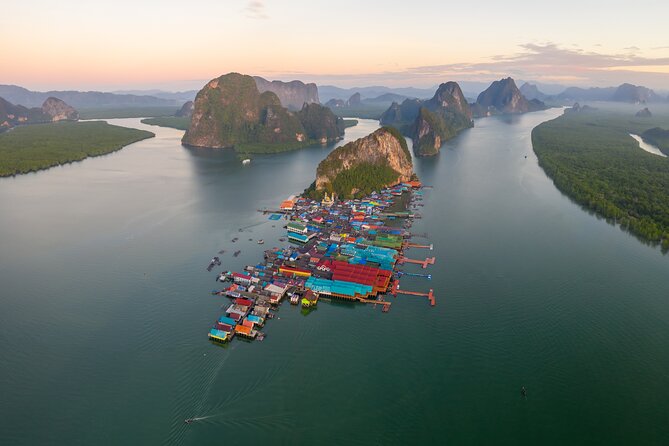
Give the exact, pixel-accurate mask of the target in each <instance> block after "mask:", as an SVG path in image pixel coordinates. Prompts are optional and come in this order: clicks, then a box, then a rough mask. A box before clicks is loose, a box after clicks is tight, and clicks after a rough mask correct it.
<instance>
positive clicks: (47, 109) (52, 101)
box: [42, 97, 79, 122]
mask: <svg viewBox="0 0 669 446" xmlns="http://www.w3.org/2000/svg"><path fill="white" fill-rule="evenodd" d="M42 113H43V114H44V115H45V117H46V118H47V119H50V120H51V121H52V122H56V121H76V120H78V119H79V112H77V111H76V110H75V109H74V107H71V106H69V105H67V104H66V103H65V102H64V101H61V100H60V99H58V98H54V97H50V98H47V99H46V101H44V104H42Z"/></svg>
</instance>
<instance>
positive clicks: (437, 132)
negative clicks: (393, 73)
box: [411, 82, 474, 156]
mask: <svg viewBox="0 0 669 446" xmlns="http://www.w3.org/2000/svg"><path fill="white" fill-rule="evenodd" d="M473 126H474V122H473V121H472V110H471V108H470V107H469V104H468V103H467V100H466V99H465V96H464V94H463V93H462V90H461V89H460V86H459V85H458V84H457V83H455V82H447V83H445V84H441V85H440V86H439V89H438V90H437V92H436V93H435V95H434V97H432V99H430V100H428V101H425V103H424V107H421V109H420V111H419V113H418V116H417V117H416V121H415V122H414V125H413V129H412V132H411V135H412V139H413V150H414V153H415V154H416V155H418V156H431V155H436V154H437V153H439V149H440V148H441V145H442V143H443V142H444V141H447V140H449V139H451V138H453V137H454V136H456V135H457V134H458V133H459V132H460V131H462V130H464V129H467V128H470V127H473Z"/></svg>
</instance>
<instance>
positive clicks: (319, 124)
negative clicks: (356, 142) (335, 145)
mask: <svg viewBox="0 0 669 446" xmlns="http://www.w3.org/2000/svg"><path fill="white" fill-rule="evenodd" d="M305 126H306V128H305ZM342 135H343V122H342V121H341V120H339V119H337V117H336V116H334V114H333V113H332V111H330V110H329V109H327V108H325V107H322V106H321V105H319V104H307V106H306V107H303V108H302V110H301V111H299V112H297V113H293V112H290V111H288V109H286V108H285V107H283V106H282V105H281V102H280V100H279V98H278V97H277V95H276V94H274V93H273V92H271V91H265V92H264V93H260V91H259V90H258V87H257V86H256V81H255V80H254V79H253V78H252V77H251V76H245V75H242V74H239V73H229V74H225V75H223V76H221V77H219V78H216V79H213V80H211V81H210V82H209V83H208V84H207V85H205V86H204V88H202V90H200V91H199V92H198V94H197V96H196V98H195V102H194V104H193V114H192V117H191V123H190V127H189V129H188V130H187V131H186V133H185V134H184V137H183V139H182V142H183V143H184V144H185V145H189V146H195V147H209V148H226V147H228V148H235V149H237V150H241V151H245V152H278V151H282V150H291V149H295V148H299V147H302V146H305V145H307V144H310V143H314V142H329V141H333V140H335V139H337V138H338V137H340V136H342Z"/></svg>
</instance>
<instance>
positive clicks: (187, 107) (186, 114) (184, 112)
mask: <svg viewBox="0 0 669 446" xmlns="http://www.w3.org/2000/svg"><path fill="white" fill-rule="evenodd" d="M193 106H194V103H193V101H188V102H186V103H185V104H184V105H182V106H181V108H180V109H179V110H177V112H176V113H175V114H174V116H177V117H179V118H190V117H191V116H193Z"/></svg>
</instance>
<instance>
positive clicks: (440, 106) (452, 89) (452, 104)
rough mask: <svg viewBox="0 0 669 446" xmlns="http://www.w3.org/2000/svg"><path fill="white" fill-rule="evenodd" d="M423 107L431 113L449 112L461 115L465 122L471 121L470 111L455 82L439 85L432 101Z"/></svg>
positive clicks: (428, 101) (426, 102)
mask: <svg viewBox="0 0 669 446" xmlns="http://www.w3.org/2000/svg"><path fill="white" fill-rule="evenodd" d="M424 106H425V107H426V108H427V109H428V110H430V111H432V112H446V111H447V112H450V113H453V114H458V115H462V116H463V117H464V118H465V119H466V120H467V121H471V119H472V111H471V109H470V107H469V104H468V103H467V99H465V95H464V94H463V93H462V90H461V89H460V86H459V85H458V84H457V82H446V83H445V84H441V85H440V86H439V88H438V89H437V92H436V93H435V94H434V96H433V97H432V99H429V100H427V101H425V104H424Z"/></svg>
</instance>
